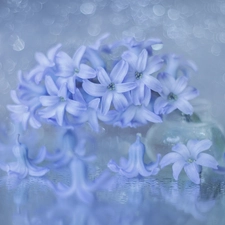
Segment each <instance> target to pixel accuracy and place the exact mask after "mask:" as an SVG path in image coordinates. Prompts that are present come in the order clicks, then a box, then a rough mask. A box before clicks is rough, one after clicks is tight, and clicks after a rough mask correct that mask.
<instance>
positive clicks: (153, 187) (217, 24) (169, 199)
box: [0, 0, 225, 225]
mask: <svg viewBox="0 0 225 225" xmlns="http://www.w3.org/2000/svg"><path fill="white" fill-rule="evenodd" d="M105 33H110V34H111V35H110V37H109V38H108V41H109V43H110V42H112V41H116V40H120V39H122V38H126V37H134V38H135V39H136V40H137V41H143V40H145V39H148V38H160V39H161V40H162V41H163V43H164V46H163V49H162V50H160V53H176V54H180V55H183V56H184V57H185V58H187V59H190V60H192V61H193V62H195V64H196V65H197V67H198V71H197V73H195V74H193V76H192V78H191V84H192V85H194V86H195V87H196V88H198V89H199V90H200V96H201V98H203V99H207V101H209V102H210V104H211V117H212V118H214V119H215V120H216V121H218V123H220V124H221V126H222V127H224V128H225V118H224V109H225V0H213V1H211V0H197V1H196V0H83V1H82V0H0V121H1V122H0V131H4V132H6V133H5V134H4V135H7V136H8V137H9V139H10V137H14V136H15V127H14V124H13V123H12V122H11V120H10V114H9V112H8V111H7V109H6V105H7V104H11V103H12V101H11V98H10V90H12V89H16V87H17V71H18V70H22V71H29V70H30V69H31V68H33V67H34V66H35V65H36V62H35V59H34V54H35V52H43V53H46V51H47V50H48V49H49V48H50V47H52V46H53V45H55V44H57V43H62V49H63V50H64V51H66V52H68V53H69V54H70V55H72V54H73V53H74V51H75V50H76V49H77V47H79V46H80V45H82V44H84V45H89V44H93V43H94V42H95V41H96V40H97V39H98V38H99V37H101V35H103V34H105ZM2 136H3V135H2V132H1V135H0V141H1V139H2ZM4 137H5V136H4ZM50 141H52V140H50ZM112 143H113V144H114V143H115V141H114V140H112ZM126 149H127V148H126ZM1 150H2V149H1V148H0V152H1V154H2V155H3V153H4V152H3V151H1ZM59 176H61V174H59ZM163 176H164V175H162V177H161V178H159V179H158V180H154V178H150V179H147V180H146V181H145V182H139V181H138V180H137V182H136V183H135V182H134V183H131V184H129V185H130V186H129V185H128V184H127V183H126V182H125V183H123V184H121V186H122V187H121V188H120V187H119V188H118V190H117V191H116V192H114V193H106V194H105V195H106V197H104V193H103V194H102V195H101V196H100V197H101V198H102V199H103V200H104V198H106V199H109V201H111V202H112V204H111V205H107V207H105V205H100V207H99V206H98V205H96V208H95V207H93V208H90V209H89V208H88V209H86V208H84V207H83V205H82V204H80V205H79V204H78V206H74V205H72V203H71V202H70V204H71V205H72V206H71V207H70V204H68V205H67V206H68V208H65V205H64V202H62V201H61V200H60V201H59V202H55V200H54V201H52V202H51V201H49V198H50V199H51V198H52V199H54V198H53V197H51V195H50V197H49V193H47V194H44V195H43V193H44V192H40V190H41V191H42V189H45V187H44V188H43V181H42V180H41V179H40V184H39V183H38V182H39V180H38V179H37V180H35V181H34V180H32V179H33V178H32V177H31V178H29V179H31V181H28V183H29V185H27V186H26V185H24V187H25V188H24V187H23V186H22V188H21V189H22V190H20V189H19V188H18V189H16V191H15V192H16V194H17V193H18V194H17V195H15V196H16V197H12V196H13V195H9V196H7V195H4V193H5V192H6V190H5V189H6V188H5V186H3V183H4V182H3V179H2V180H0V186H1V190H0V193H3V194H1V205H0V207H1V208H0V223H1V224H44V223H43V221H45V224H64V223H60V221H59V220H58V221H56V220H57V218H58V217H57V216H59V217H60V216H61V215H63V216H62V217H64V215H65V217H67V216H68V214H69V215H70V216H72V217H73V216H74V218H72V219H71V221H72V220H74V221H76V222H74V223H73V224H78V222H77V218H79V216H81V214H82V215H83V213H84V215H85V216H84V218H86V217H87V218H88V216H90V215H91V216H92V214H96V218H97V219H99V218H100V219H101V218H102V217H103V219H102V220H103V223H94V222H90V223H87V224H107V223H108V224H122V223H121V220H120V217H121V218H122V216H124V215H125V217H126V219H130V218H133V217H134V222H133V224H135V225H137V224H149V221H151V222H152V224H186V225H187V224H209V225H211V224H225V221H224V220H225V219H224V218H221V215H223V214H224V207H225V206H224V198H225V197H224V196H225V191H224V190H225V184H224V182H223V180H224V176H223V177H221V178H220V179H221V180H222V181H221V182H220V183H219V184H218V185H217V183H216V185H214V184H213V182H211V180H210V179H211V178H210V179H209V180H208V181H207V182H206V184H203V185H202V186H196V185H193V184H190V183H188V184H186V183H178V184H177V183H175V182H173V181H172V179H167V178H166V179H165V177H166V176H164V177H163ZM213 176H214V175H213ZM213 176H212V177H213ZM61 177H63V176H61ZM6 178H7V177H6ZM4 179H5V178H4ZM65 179H66V178H65ZM160 179H161V180H160ZM161 181H162V182H161ZM168 181H169V182H168ZM35 182H36V183H35ZM160 182H161V183H160ZM170 182H171V183H170ZM181 182H182V181H181ZM30 183H32V184H33V186H32V185H30ZM161 184H162V185H161ZM180 184H182V185H180ZM126 186H129V188H127V187H126ZM142 186H143V187H144V192H143V193H144V194H143V196H142V195H141V197H140V198H139V194H138V193H139V192H141V191H139V190H140V189H142ZM32 187H34V188H33V189H32ZM37 187H38V188H39V187H40V189H38V190H39V192H37ZM27 189H29V191H30V192H29V194H28V195H29V196H28V197H27V193H28V191H27ZM24 190H25V191H24ZM33 190H34V191H33ZM128 190H129V191H130V193H129V191H128ZM21 193H22V194H21ZM23 193H25V197H23ZM37 193H39V195H38V194H37ZM40 193H42V194H41V195H40ZM18 196H19V197H18ZM21 196H22V197H21ZM39 196H42V198H40V197H39ZM46 196H48V197H46ZM146 196H147V197H146ZM157 196H158V197H157ZM217 196H219V197H217ZM45 197H46V199H45ZM23 198H25V200H24V199H23ZM13 199H14V202H16V203H15V204H14V205H13V203H12V202H13ZM15 199H16V201H15ZM18 199H19V200H18ZM27 199H28V200H29V201H30V205H29V204H27V203H26V202H27ZM30 199H31V200H30ZM162 199H164V200H163V201H162ZM181 199H182V201H181ZM214 199H217V200H218V199H219V200H218V201H217V203H216V204H215V201H214ZM9 200H10V201H9ZM20 201H21V202H22V203H23V201H24V202H25V203H23V204H24V205H25V206H24V208H28V209H30V210H31V211H32V212H31V215H32V213H33V214H35V212H36V211H37V215H36V214H35V216H36V217H34V216H33V217H32V216H30V221H31V222H29V221H28V222H26V221H25V220H23V218H22V216H21V215H22V214H19V216H21V217H19V216H18V215H17V217H15V216H13V217H12V215H11V214H13V213H12V212H13V210H15V208H16V204H17V203H18V202H19V203H18V205H19V204H21V202H20ZM29 201H28V202H29ZM34 202H38V204H39V203H41V204H40V205H41V207H42V206H45V207H44V208H43V207H42V209H43V211H44V213H42V211H41V213H42V215H43V217H45V216H46V218H45V220H43V221H41V220H40V217H39V214H38V213H39V211H38V210H36V208H35V207H36V205H35V204H33V203H34ZM47 203H48V205H47ZM214 204H215V208H214V209H212V210H211V208H212V207H213V205H214ZM49 205H50V206H49ZM29 206H31V207H29ZM171 206H172V207H171ZM54 207H56V209H54ZM108 208H109V209H108ZM71 209H73V210H75V211H71ZM103 209H106V210H108V211H106V213H105V214H104V213H102V210H103ZM48 210H50V212H49V211H48ZM51 210H52V211H53V212H51ZM54 210H55V211H54ZM110 210H111V211H110ZM209 210H211V213H210V214H209V218H207V220H206V221H204V222H202V218H204V216H205V215H206V214H207V212H208V211H209ZM11 211H12V212H11ZM55 212H56V213H55ZM68 212H69V213H68ZM108 212H110V213H111V214H108ZM202 213H205V214H204V216H203V217H202ZM6 215H7V216H6ZM99 215H100V216H99ZM159 215H160V216H159ZM190 215H191V216H190ZM81 217H82V216H81ZM93 217H94V216H93ZM82 218H83V217H82ZM82 218H81V222H80V223H79V224H84V223H82V221H83V220H82ZM108 218H111V219H112V220H111V223H110V219H108ZM140 218H143V220H144V222H141V219H140ZM135 219H136V220H135ZM12 221H13V222H12ZM32 221H33V222H32ZM39 221H41V222H39ZM46 221H47V222H48V223H47V222H46ZM52 221H55V223H53V222H52ZM90 221H92V220H90ZM93 221H94V220H93ZM196 221H200V222H196ZM215 221H216V222H215ZM125 222H126V221H125ZM65 224H68V223H65ZM71 224H72V223H71ZM124 224H130V222H129V221H128V222H127V223H124Z"/></svg>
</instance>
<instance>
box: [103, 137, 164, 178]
mask: <svg viewBox="0 0 225 225" xmlns="http://www.w3.org/2000/svg"><path fill="white" fill-rule="evenodd" d="M144 154H145V145H144V144H143V143H142V142H141V140H140V134H137V138H136V141H135V142H134V143H133V144H132V145H131V146H130V148H129V160H126V159H124V158H121V159H120V165H117V164H116V162H115V161H113V160H110V161H109V162H108V165H107V166H108V167H109V169H110V170H112V171H113V172H116V173H119V174H120V175H122V176H126V177H127V178H133V177H137V176H138V175H141V176H143V177H147V176H150V175H156V174H157V173H158V172H159V167H158V164H159V160H160V157H161V156H160V154H158V156H157V161H156V162H152V163H150V164H147V165H146V164H145V163H144Z"/></svg>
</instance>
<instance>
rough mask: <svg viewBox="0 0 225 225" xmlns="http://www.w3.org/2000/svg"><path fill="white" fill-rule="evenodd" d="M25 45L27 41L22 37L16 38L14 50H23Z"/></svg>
mask: <svg viewBox="0 0 225 225" xmlns="http://www.w3.org/2000/svg"><path fill="white" fill-rule="evenodd" d="M24 47H25V42H24V41H23V40H22V39H21V38H18V39H16V41H15V42H14V43H13V50H15V51H17V52H19V51H22V50H23V49H24Z"/></svg>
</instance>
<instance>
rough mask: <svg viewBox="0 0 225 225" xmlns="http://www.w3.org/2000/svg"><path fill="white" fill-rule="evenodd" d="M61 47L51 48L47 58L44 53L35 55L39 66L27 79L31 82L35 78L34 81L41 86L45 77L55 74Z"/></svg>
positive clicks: (59, 45)
mask: <svg viewBox="0 0 225 225" xmlns="http://www.w3.org/2000/svg"><path fill="white" fill-rule="evenodd" d="M61 46H62V45H61V44H58V45H56V46H54V47H53V48H51V49H50V50H49V51H48V52H47V57H46V56H45V55H44V54H43V53H41V52H37V53H36V54H35V59H36V60H37V62H38V63H39V65H38V66H36V67H35V68H34V69H33V70H31V71H30V73H29V74H28V75H27V79H28V80H30V79H33V78H34V81H35V82H36V83H37V84H39V83H40V81H41V80H42V79H43V78H44V76H45V75H47V74H48V75H49V74H54V72H55V68H54V66H55V59H56V55H57V53H58V51H59V49H60V48H61Z"/></svg>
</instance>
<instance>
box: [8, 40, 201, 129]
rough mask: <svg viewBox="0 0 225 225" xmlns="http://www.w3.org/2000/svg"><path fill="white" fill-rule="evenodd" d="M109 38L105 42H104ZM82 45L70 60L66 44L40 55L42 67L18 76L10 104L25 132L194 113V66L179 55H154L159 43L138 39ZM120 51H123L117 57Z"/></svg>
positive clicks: (158, 119)
mask: <svg viewBox="0 0 225 225" xmlns="http://www.w3.org/2000/svg"><path fill="white" fill-rule="evenodd" d="M104 38H105V37H104ZM104 38H101V39H100V40H98V41H97V42H96V43H95V45H93V46H80V47H79V48H78V49H77V50H76V52H75V53H74V55H73V56H72V57H71V56H69V55H68V54H67V53H66V52H64V51H62V50H61V44H58V45H56V46H55V47H53V48H51V49H50V50H49V51H48V52H47V55H44V54H43V53H36V55H35V58H36V61H37V62H38V65H37V66H36V67H35V68H33V69H32V70H31V71H29V72H28V73H22V72H19V75H18V77H19V85H18V88H17V90H13V91H12V92H11V97H12V100H13V101H14V103H15V104H14V105H8V109H9V110H10V111H11V112H12V118H13V119H14V120H15V121H16V122H17V123H20V124H21V126H22V128H23V129H24V130H25V129H26V128H27V124H28V123H29V124H30V126H31V127H33V128H39V127H40V126H41V125H42V123H47V122H51V123H53V124H57V125H59V126H76V125H79V124H84V123H88V124H89V125H90V126H91V128H92V129H93V130H95V131H98V130H99V121H102V122H104V123H107V124H111V125H114V126H120V127H128V126H130V127H137V126H141V125H144V124H146V123H148V122H153V123H159V122H162V115H163V114H168V113H170V112H172V111H174V110H175V109H179V110H180V111H182V112H183V113H185V114H192V113H193V108H192V106H191V104H190V103H189V102H188V101H189V100H190V99H193V98H195V97H196V96H197V95H198V91H197V90H196V89H195V88H193V87H189V86H188V79H189V77H190V76H189V71H190V70H192V69H193V70H195V69H196V68H195V66H194V65H193V64H192V63H190V62H189V61H186V60H184V59H182V58H181V57H179V56H175V55H160V54H157V55H155V51H156V50H154V49H156V46H159V45H162V43H161V41H160V40H157V39H149V40H146V41H142V42H137V41H135V40H134V39H133V38H131V39H126V40H122V41H117V42H115V43H113V44H111V45H103V44H102V42H103V41H104ZM118 52H120V54H119V56H118Z"/></svg>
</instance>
